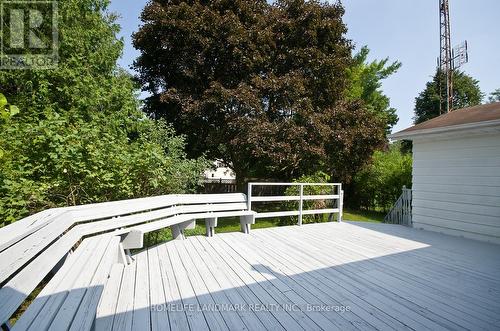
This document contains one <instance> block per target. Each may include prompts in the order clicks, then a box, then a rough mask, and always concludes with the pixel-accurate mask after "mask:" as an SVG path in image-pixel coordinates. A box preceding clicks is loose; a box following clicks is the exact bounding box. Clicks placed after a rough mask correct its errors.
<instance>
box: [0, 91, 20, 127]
mask: <svg viewBox="0 0 500 331" xmlns="http://www.w3.org/2000/svg"><path fill="white" fill-rule="evenodd" d="M17 114H19V108H18V107H17V106H15V105H11V104H9V102H8V101H7V98H6V97H5V95H3V94H2V93H0V121H2V122H5V121H8V120H9V119H10V118H11V117H12V116H14V115H17Z"/></svg>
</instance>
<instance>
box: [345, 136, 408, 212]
mask: <svg viewBox="0 0 500 331" xmlns="http://www.w3.org/2000/svg"><path fill="white" fill-rule="evenodd" d="M411 171H412V157H411V155H410V154H408V153H402V152H401V146H400V143H396V144H392V145H391V146H390V147H389V150H387V151H376V152H375V153H374V154H373V158H372V162H371V163H370V164H369V165H368V166H366V167H365V168H363V170H361V171H360V172H358V173H357V174H356V176H355V177H354V179H353V183H352V186H351V187H350V188H349V192H347V193H346V202H347V203H348V204H350V206H351V207H353V208H364V209H369V210H380V209H381V210H384V211H387V210H388V209H389V208H390V207H391V206H392V205H393V204H394V202H395V201H396V200H397V199H398V197H399V195H400V194H401V188H402V187H403V186H406V187H407V188H411V176H412V175H411Z"/></svg>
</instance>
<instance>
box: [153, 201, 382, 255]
mask: <svg viewBox="0 0 500 331" xmlns="http://www.w3.org/2000/svg"><path fill="white" fill-rule="evenodd" d="M344 220H345V221H363V222H383V221H384V214H383V213H380V212H375V211H365V210H363V211H360V210H345V211H344ZM321 221H322V222H326V221H328V215H323V218H322V220H321ZM280 225H281V224H280V220H279V218H260V219H257V220H256V222H255V224H253V225H252V229H262V228H270V227H275V226H280ZM238 231H240V220H239V218H238V217H228V218H221V219H219V220H218V224H217V227H216V228H215V233H224V232H238ZM185 234H186V236H195V235H205V224H204V223H203V221H198V222H197V223H196V227H195V228H194V229H192V230H186V232H185ZM144 239H145V247H150V246H153V245H156V244H158V243H161V242H164V241H168V240H170V239H172V233H171V232H170V229H162V230H158V231H155V232H152V233H151V234H149V235H146V237H145V238H144Z"/></svg>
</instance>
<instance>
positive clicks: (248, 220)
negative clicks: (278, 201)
mask: <svg viewBox="0 0 500 331" xmlns="http://www.w3.org/2000/svg"><path fill="white" fill-rule="evenodd" d="M256 214H257V213H256V212H254V211H251V210H233V211H222V212H205V213H193V214H183V215H176V216H173V217H169V218H166V219H162V220H158V221H153V222H150V223H146V224H142V225H138V226H134V227H131V228H129V229H128V232H127V234H126V235H125V236H124V239H123V242H122V244H123V248H124V249H136V248H142V247H143V246H144V234H146V233H149V232H153V231H156V230H160V229H164V228H167V227H171V229H172V236H173V237H174V239H183V238H184V230H185V229H190V228H191V229H192V228H194V225H195V220H197V219H204V220H205V226H206V228H207V236H209V237H211V236H213V235H214V233H215V231H214V230H215V227H216V226H217V220H218V219H219V218H223V217H236V216H239V217H240V224H241V230H242V232H244V233H249V232H250V226H251V224H255V215H256Z"/></svg>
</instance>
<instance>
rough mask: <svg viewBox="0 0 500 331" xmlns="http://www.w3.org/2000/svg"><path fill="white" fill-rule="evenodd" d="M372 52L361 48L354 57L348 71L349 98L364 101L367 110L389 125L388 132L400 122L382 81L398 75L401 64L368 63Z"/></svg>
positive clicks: (385, 62) (386, 61) (386, 62)
mask: <svg viewBox="0 0 500 331" xmlns="http://www.w3.org/2000/svg"><path fill="white" fill-rule="evenodd" d="M369 53H370V50H369V49H368V47H367V46H364V47H363V48H361V50H360V51H359V52H358V53H356V54H355V55H354V57H353V64H352V65H351V67H350V68H349V69H348V72H349V86H348V88H347V97H348V98H349V99H350V100H363V101H364V102H365V104H366V106H367V108H368V109H369V110H371V111H373V112H375V113H376V114H377V115H378V116H380V117H381V118H382V119H383V121H385V122H386V123H387V127H386V132H387V133H390V131H391V129H392V127H393V126H394V125H395V124H396V123H397V122H398V116H397V115H396V109H394V108H392V107H391V106H390V100H389V97H387V96H386V95H385V94H384V93H383V91H382V90H381V87H382V80H384V79H386V78H388V77H389V76H391V75H393V74H394V73H396V72H397V71H398V70H399V68H401V63H400V62H397V61H395V62H393V63H390V64H388V63H389V58H385V59H383V60H380V61H378V60H374V61H372V62H367V58H368V54H369Z"/></svg>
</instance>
